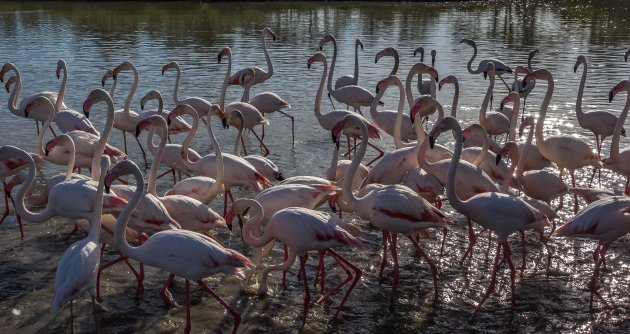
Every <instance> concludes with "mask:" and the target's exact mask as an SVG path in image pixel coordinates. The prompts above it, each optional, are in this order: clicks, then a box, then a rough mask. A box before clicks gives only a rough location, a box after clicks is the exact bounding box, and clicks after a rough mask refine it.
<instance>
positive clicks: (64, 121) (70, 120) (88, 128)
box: [54, 59, 100, 135]
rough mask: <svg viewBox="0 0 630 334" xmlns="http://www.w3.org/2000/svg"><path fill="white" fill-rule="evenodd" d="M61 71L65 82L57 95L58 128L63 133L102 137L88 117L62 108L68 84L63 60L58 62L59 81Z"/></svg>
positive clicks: (66, 70) (56, 119) (57, 73)
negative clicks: (80, 133) (79, 131)
mask: <svg viewBox="0 0 630 334" xmlns="http://www.w3.org/2000/svg"><path fill="white" fill-rule="evenodd" d="M61 71H63V81H62V82H61V87H60V88H59V93H58V94H57V100H56V101H55V119H54V122H55V124H57V127H59V129H60V130H61V132H63V133H66V132H69V131H73V130H81V131H85V132H88V133H91V134H94V135H100V134H99V133H98V131H97V130H96V129H95V128H94V125H92V122H90V120H89V119H88V118H87V117H85V116H84V115H81V114H80V113H78V112H76V111H74V110H71V109H69V108H67V107H66V108H62V107H63V106H65V104H64V103H63V98H64V97H65V95H66V94H65V93H66V84H67V82H68V68H67V66H66V62H65V61H64V60H63V59H59V61H58V62H57V71H56V75H57V79H59V77H60V75H61Z"/></svg>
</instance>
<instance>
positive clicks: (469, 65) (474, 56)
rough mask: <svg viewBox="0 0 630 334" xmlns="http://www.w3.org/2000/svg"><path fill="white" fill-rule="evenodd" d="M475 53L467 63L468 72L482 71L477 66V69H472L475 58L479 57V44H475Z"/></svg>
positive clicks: (477, 72) (476, 72)
mask: <svg viewBox="0 0 630 334" xmlns="http://www.w3.org/2000/svg"><path fill="white" fill-rule="evenodd" d="M472 47H473V50H474V51H473V55H472V57H470V60H469V61H468V64H467V65H466V69H468V73H470V74H479V73H481V69H480V68H477V69H476V70H473V69H472V62H473V61H474V60H475V58H476V57H477V45H475V44H473V45H472Z"/></svg>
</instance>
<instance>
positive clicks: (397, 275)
mask: <svg viewBox="0 0 630 334" xmlns="http://www.w3.org/2000/svg"><path fill="white" fill-rule="evenodd" d="M397 241H398V235H397V234H396V233H391V244H390V249H391V251H392V261H393V262H394V274H393V277H392V293H391V295H390V299H392V300H393V299H394V296H395V295H396V290H397V289H398V281H399V280H400V272H399V270H398V250H397V249H396V247H397Z"/></svg>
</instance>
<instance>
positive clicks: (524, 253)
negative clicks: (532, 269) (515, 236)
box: [519, 230, 527, 278]
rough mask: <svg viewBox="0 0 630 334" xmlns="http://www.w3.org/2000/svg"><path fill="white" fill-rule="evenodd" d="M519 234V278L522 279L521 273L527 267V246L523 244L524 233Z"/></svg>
mask: <svg viewBox="0 0 630 334" xmlns="http://www.w3.org/2000/svg"><path fill="white" fill-rule="evenodd" d="M519 232H520V233H521V253H522V257H521V268H520V269H521V278H523V272H524V271H525V267H526V266H527V262H526V260H527V244H525V231H522V230H521V231H519Z"/></svg>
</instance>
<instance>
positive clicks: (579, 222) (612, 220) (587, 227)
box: [555, 196, 630, 309]
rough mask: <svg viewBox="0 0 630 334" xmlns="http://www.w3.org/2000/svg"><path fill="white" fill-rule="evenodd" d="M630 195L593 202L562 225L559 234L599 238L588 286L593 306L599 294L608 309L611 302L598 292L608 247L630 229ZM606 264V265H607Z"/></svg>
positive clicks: (591, 306) (557, 233) (556, 233)
mask: <svg viewBox="0 0 630 334" xmlns="http://www.w3.org/2000/svg"><path fill="white" fill-rule="evenodd" d="M629 207H630V198H628V197H626V196H613V197H609V198H605V199H601V200H599V201H596V202H593V203H591V204H589V205H588V206H587V207H586V208H584V209H583V210H582V211H580V213H579V214H578V215H576V216H575V217H573V219H571V221H569V222H568V223H566V224H564V225H562V226H561V227H560V228H558V229H557V230H556V232H555V235H559V236H564V237H583V238H589V239H595V240H598V241H599V243H598V244H597V248H595V251H593V260H594V261H595V268H594V269H593V276H592V277H591V280H590V281H589V282H588V284H587V287H588V290H589V292H590V293H591V298H590V302H589V305H590V308H591V309H592V308H593V297H594V296H597V298H599V300H601V302H602V303H603V304H604V305H605V306H606V308H607V309H612V307H611V305H610V304H608V302H607V301H606V300H605V299H604V298H603V297H602V295H601V294H600V293H599V292H598V291H597V279H598V277H599V270H600V267H601V265H602V263H605V261H606V260H605V256H606V251H607V250H608V246H609V245H610V244H611V243H613V242H614V241H615V240H617V239H619V238H620V237H622V236H624V235H626V234H628V233H629V232H630V219H629V218H630V215H628V208H629ZM604 266H605V265H604Z"/></svg>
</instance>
